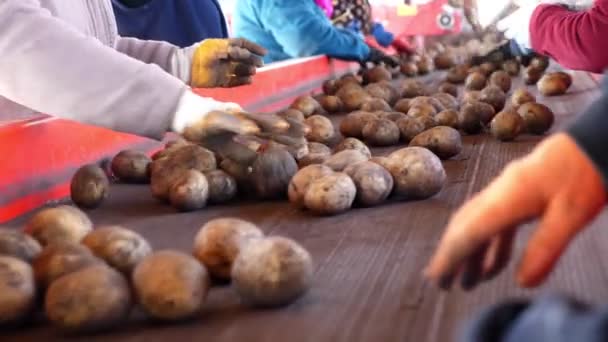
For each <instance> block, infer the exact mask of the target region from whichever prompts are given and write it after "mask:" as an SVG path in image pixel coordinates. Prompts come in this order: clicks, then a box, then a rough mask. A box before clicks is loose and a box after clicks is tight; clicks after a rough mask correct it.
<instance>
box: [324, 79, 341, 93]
mask: <svg viewBox="0 0 608 342" xmlns="http://www.w3.org/2000/svg"><path fill="white" fill-rule="evenodd" d="M322 88H323V94H325V95H335V94H336V92H337V91H338V85H337V82H336V80H326V81H324V82H323V86H322Z"/></svg>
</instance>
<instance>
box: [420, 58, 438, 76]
mask: <svg viewBox="0 0 608 342" xmlns="http://www.w3.org/2000/svg"><path fill="white" fill-rule="evenodd" d="M416 67H417V68H418V74H420V75H426V74H428V73H429V72H431V71H433V68H434V65H433V59H431V58H430V57H428V56H422V57H421V58H420V60H419V61H418V62H416Z"/></svg>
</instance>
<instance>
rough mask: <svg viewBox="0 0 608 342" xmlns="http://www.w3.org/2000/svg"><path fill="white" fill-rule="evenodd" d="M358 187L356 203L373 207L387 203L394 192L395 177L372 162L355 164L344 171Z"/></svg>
mask: <svg viewBox="0 0 608 342" xmlns="http://www.w3.org/2000/svg"><path fill="white" fill-rule="evenodd" d="M344 173H346V174H348V175H349V176H350V178H351V179H352V180H353V182H354V183H355V186H356V187H357V196H356V198H355V201H356V202H357V203H358V204H359V205H361V206H364V207H372V206H376V205H379V204H381V203H383V202H384V201H386V199H387V198H388V196H389V195H390V194H391V192H392V191H393V176H391V174H390V173H389V172H388V171H387V170H386V169H385V168H384V167H382V166H380V165H379V164H376V163H373V162H371V161H366V162H361V163H357V164H353V165H350V166H348V167H347V168H346V169H344Z"/></svg>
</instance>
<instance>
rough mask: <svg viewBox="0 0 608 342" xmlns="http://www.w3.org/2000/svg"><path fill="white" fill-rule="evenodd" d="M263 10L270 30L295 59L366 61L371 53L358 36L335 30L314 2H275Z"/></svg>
mask: <svg viewBox="0 0 608 342" xmlns="http://www.w3.org/2000/svg"><path fill="white" fill-rule="evenodd" d="M269 2H272V4H271V5H269V6H266V7H265V8H263V9H262V13H261V15H262V16H264V18H265V20H264V22H265V23H266V28H267V29H268V30H270V31H271V32H272V34H273V36H274V37H275V39H276V40H277V42H278V43H279V44H280V45H281V46H282V47H283V49H284V51H285V52H286V53H287V54H288V55H290V56H292V57H308V56H314V55H321V54H324V55H328V56H330V57H336V58H340V59H346V60H356V61H363V60H366V59H367V58H368V57H369V54H370V49H369V47H368V46H367V45H366V44H365V42H364V41H363V39H361V38H360V37H359V36H357V35H356V34H354V33H350V32H348V31H346V30H342V29H338V28H335V27H334V26H333V25H332V24H331V22H330V21H329V20H328V19H327V18H326V17H325V16H324V15H323V14H322V12H321V9H319V8H318V7H317V6H316V5H315V3H314V1H293V0H275V1H269Z"/></svg>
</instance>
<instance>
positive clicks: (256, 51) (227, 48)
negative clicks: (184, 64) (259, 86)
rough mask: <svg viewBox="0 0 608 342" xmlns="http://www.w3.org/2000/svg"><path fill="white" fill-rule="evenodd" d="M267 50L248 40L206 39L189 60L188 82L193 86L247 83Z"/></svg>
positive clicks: (206, 86)
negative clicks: (189, 78)
mask: <svg viewBox="0 0 608 342" xmlns="http://www.w3.org/2000/svg"><path fill="white" fill-rule="evenodd" d="M265 54H266V50H265V49H264V48H263V47H261V46H259V45H257V44H254V43H252V42H250V41H248V40H245V39H241V38H233V39H205V40H203V41H202V42H201V43H200V44H199V45H198V47H197V48H196V50H195V51H194V56H193V59H192V73H191V80H190V85H191V86H192V87H194V88H215V87H224V88H226V87H236V86H240V85H244V84H250V83H251V81H252V76H253V75H255V73H256V68H259V67H262V66H263V65H264V62H263V61H262V56H264V55H265Z"/></svg>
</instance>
